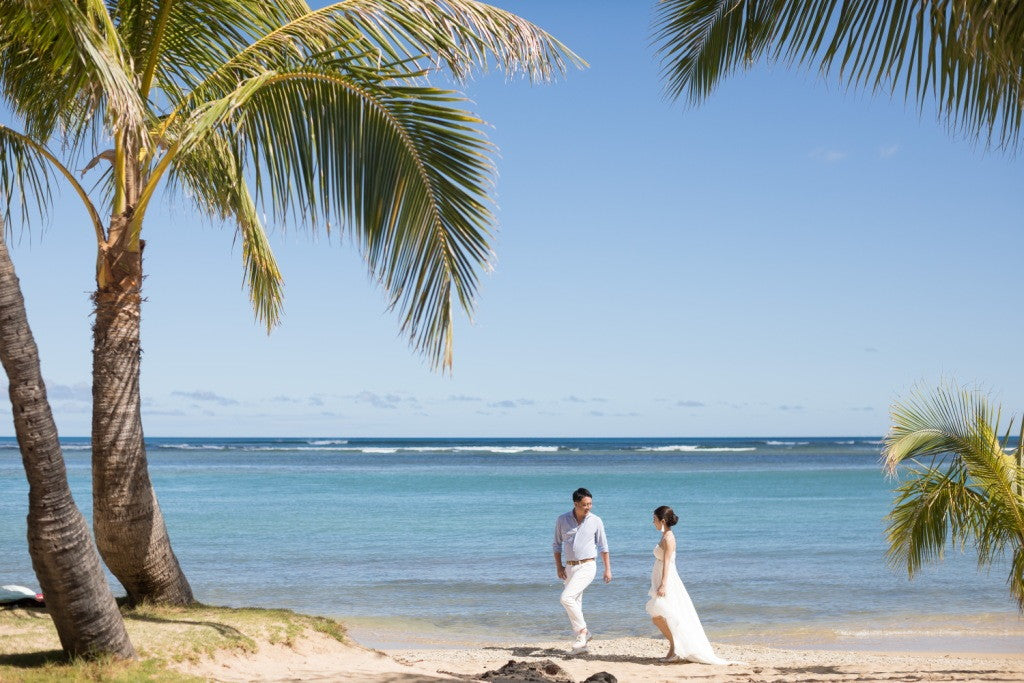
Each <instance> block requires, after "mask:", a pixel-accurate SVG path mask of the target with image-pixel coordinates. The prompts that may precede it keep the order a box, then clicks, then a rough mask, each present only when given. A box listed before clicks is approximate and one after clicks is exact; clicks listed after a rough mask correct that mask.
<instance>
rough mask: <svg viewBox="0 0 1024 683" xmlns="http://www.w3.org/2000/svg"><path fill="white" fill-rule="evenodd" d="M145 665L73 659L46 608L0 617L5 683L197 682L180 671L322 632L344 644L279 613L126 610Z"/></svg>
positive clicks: (335, 633)
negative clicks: (184, 665)
mask: <svg viewBox="0 0 1024 683" xmlns="http://www.w3.org/2000/svg"><path fill="white" fill-rule="evenodd" d="M122 614H123V616H124V622H125V626H126V627H127V629H128V633H129V635H130V637H131V639H132V642H133V643H134V644H135V648H136V650H137V652H138V655H139V659H138V660H136V661H124V660H118V659H115V658H112V657H101V658H99V659H92V660H86V659H69V658H68V657H67V655H65V654H64V652H62V651H61V650H60V642H59V641H58V640H57V634H56V632H55V631H54V628H53V623H52V622H51V621H50V618H49V615H47V614H46V612H44V611H41V610H24V609H15V610H6V611H0V652H2V653H3V654H0V681H4V682H5V683H7V682H8V681H18V682H22V681H24V682H35V681H101V680H102V681H160V682H163V681H194V680H200V679H196V678H194V677H191V676H188V675H185V674H182V673H180V672H178V671H175V670H174V668H173V666H174V665H175V664H179V663H182V662H196V661H199V660H201V659H204V658H208V657H212V656H214V655H215V654H217V653H223V652H228V653H247V652H255V651H256V649H257V644H258V643H261V642H264V643H271V644H281V645H287V646H292V645H294V644H295V642H296V641H297V640H298V639H300V638H301V637H302V636H304V635H308V634H310V633H319V634H324V635H326V636H328V637H330V638H333V639H335V640H337V641H338V642H341V643H345V642H347V640H346V635H345V627H344V626H342V625H341V624H340V623H338V622H336V621H334V620H333V619H328V618H325V617H312V616H306V615H303V614H297V613H295V612H292V611H289V610H278V609H255V608H244V609H232V608H228V607H209V606H206V605H196V606H193V607H157V606H153V605H141V606H138V607H136V608H123V609H122Z"/></svg>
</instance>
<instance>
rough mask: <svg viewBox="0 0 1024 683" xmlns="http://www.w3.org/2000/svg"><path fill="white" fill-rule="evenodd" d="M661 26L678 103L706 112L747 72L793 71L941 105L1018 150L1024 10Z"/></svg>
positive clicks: (994, 6)
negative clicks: (732, 79)
mask: <svg viewBox="0 0 1024 683" xmlns="http://www.w3.org/2000/svg"><path fill="white" fill-rule="evenodd" d="M655 25H656V28H655V36H656V40H657V42H658V44H659V52H660V54H661V56H662V60H663V69H664V75H665V78H666V81H667V86H668V93H669V95H670V96H671V97H673V98H678V97H680V96H682V95H683V94H684V93H685V94H688V96H689V98H690V100H691V102H694V103H697V102H700V101H701V100H703V99H704V98H706V97H707V96H708V95H709V94H710V92H711V91H712V90H713V89H714V87H715V86H716V85H717V84H718V82H719V81H720V80H721V79H722V78H723V77H725V76H728V75H729V74H731V73H733V72H734V71H736V70H737V69H739V68H740V67H749V66H751V65H753V64H755V63H756V62H758V61H760V60H766V61H770V62H784V63H786V64H789V65H799V66H805V67H810V66H813V67H816V68H817V69H818V70H819V71H820V72H821V73H822V74H823V75H830V74H835V75H837V76H838V78H839V79H840V81H841V82H843V83H845V84H847V85H850V86H855V87H865V88H868V89H871V90H874V91H887V92H889V93H890V94H897V93H898V94H901V95H902V96H904V97H905V98H907V99H913V100H914V101H916V103H917V104H918V106H919V107H920V106H922V105H923V104H924V103H925V102H926V101H927V100H929V99H931V100H934V102H935V104H936V105H937V107H938V110H939V112H940V115H941V116H942V118H943V119H944V120H945V121H946V122H947V123H948V124H949V125H950V127H951V128H953V129H955V130H956V129H959V130H962V131H963V132H964V133H966V134H968V135H971V136H984V137H985V138H986V140H987V141H988V142H989V143H990V144H993V145H995V146H1007V147H1013V146H1015V145H1016V144H1017V141H1018V137H1017V136H1018V133H1019V131H1020V124H1021V114H1022V112H1024V99H1022V92H1021V78H1022V74H1024V2H1019V1H1011V2H992V0H955V1H954V0H917V1H914V2H912V1H910V0H895V1H893V2H882V3H876V2H864V1H862V0H840V1H838V2H821V1H819V0H773V1H766V0H660V2H659V3H658V10H657V19H656V24H655Z"/></svg>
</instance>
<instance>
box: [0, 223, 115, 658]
mask: <svg viewBox="0 0 1024 683" xmlns="http://www.w3.org/2000/svg"><path fill="white" fill-rule="evenodd" d="M0 361H2V362H3V366H4V370H5V371H6V372H7V379H8V382H9V390H10V396H11V406H12V408H13V410H14V430H15V433H16V434H17V436H18V445H19V446H20V447H21V459H22V463H23V464H24V466H25V474H26V475H27V476H28V483H29V490H28V503H29V505H28V549H29V554H30V555H31V557H32V567H33V568H34V569H35V572H36V577H37V578H38V579H39V585H40V586H41V588H42V590H43V593H44V594H45V595H46V607H47V611H49V613H50V617H51V618H52V619H53V623H54V626H56V628H57V635H58V636H59V637H60V643H61V645H62V646H63V647H64V650H65V652H67V653H68V654H69V655H71V656H95V655H101V654H102V655H112V656H115V657H124V658H129V657H133V656H134V655H135V651H134V649H133V648H132V644H131V642H130V641H129V640H128V634H127V633H126V632H125V629H124V621H123V620H122V619H121V613H120V612H119V611H118V609H117V603H116V602H114V596H113V594H112V593H111V592H110V585H109V584H108V583H107V577H106V575H105V574H104V573H103V566H102V565H101V564H100V556H99V554H97V552H96V546H95V545H93V542H92V536H91V535H90V534H89V526H88V525H87V524H86V522H85V517H83V516H82V513H81V512H79V510H78V507H77V506H76V505H75V501H74V499H73V498H72V497H71V489H70V488H69V487H68V478H67V473H66V471H65V469H64V458H63V456H62V455H61V448H60V442H59V440H58V438H57V427H56V425H55V424H54V422H53V414H52V413H51V412H50V403H49V401H47V399H46V387H45V386H44V385H43V377H42V374H41V372H40V369H39V353H38V351H37V349H36V342H35V339H33V337H32V330H31V329H29V326H28V318H27V317H26V315H25V301H24V299H23V298H22V296H21V287H20V285H19V283H18V278H17V276H16V275H15V273H14V264H13V263H12V262H11V256H10V254H9V253H8V252H7V244H6V242H5V240H4V228H3V225H2V223H0Z"/></svg>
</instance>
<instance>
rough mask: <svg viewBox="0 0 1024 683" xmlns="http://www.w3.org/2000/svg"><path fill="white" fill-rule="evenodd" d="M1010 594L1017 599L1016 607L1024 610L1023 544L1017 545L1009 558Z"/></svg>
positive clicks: (1008, 580)
mask: <svg viewBox="0 0 1024 683" xmlns="http://www.w3.org/2000/svg"><path fill="white" fill-rule="evenodd" d="M1007 582H1008V583H1009V584H1010V595H1012V596H1013V597H1014V599H1015V600H1016V601H1017V609H1019V610H1020V611H1021V612H1024V544H1022V545H1019V546H1018V547H1017V549H1016V550H1015V551H1014V553H1013V558H1012V559H1011V560H1010V576H1009V578H1008V579H1007Z"/></svg>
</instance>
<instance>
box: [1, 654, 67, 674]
mask: <svg viewBox="0 0 1024 683" xmlns="http://www.w3.org/2000/svg"><path fill="white" fill-rule="evenodd" d="M67 663H68V655H67V653H66V652H64V651H63V650H43V651H41V652H18V653H15V654H12V655H0V666H13V667H15V668H18V669H39V668H42V667H44V666H46V665H47V664H67Z"/></svg>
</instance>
